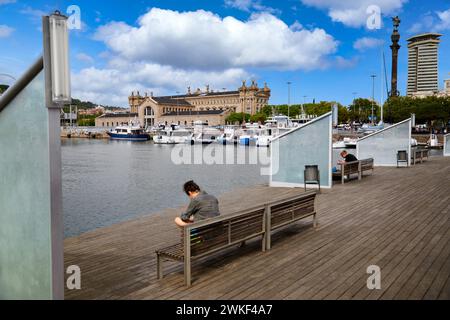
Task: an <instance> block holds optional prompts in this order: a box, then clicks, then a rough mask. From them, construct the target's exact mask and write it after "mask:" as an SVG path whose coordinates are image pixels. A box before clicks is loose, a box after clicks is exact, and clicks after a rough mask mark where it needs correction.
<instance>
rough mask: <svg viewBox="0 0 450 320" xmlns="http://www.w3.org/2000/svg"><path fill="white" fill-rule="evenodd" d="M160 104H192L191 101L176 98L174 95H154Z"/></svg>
mask: <svg viewBox="0 0 450 320" xmlns="http://www.w3.org/2000/svg"><path fill="white" fill-rule="evenodd" d="M152 99H153V100H155V101H156V102H157V103H158V104H167V105H170V106H173V105H179V106H191V104H190V103H189V102H187V101H186V100H183V99H174V98H173V97H152Z"/></svg>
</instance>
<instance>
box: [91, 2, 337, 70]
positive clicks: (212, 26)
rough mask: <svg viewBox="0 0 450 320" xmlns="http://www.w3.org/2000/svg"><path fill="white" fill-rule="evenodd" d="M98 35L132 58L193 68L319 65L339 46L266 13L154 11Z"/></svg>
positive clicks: (318, 31)
mask: <svg viewBox="0 0 450 320" xmlns="http://www.w3.org/2000/svg"><path fill="white" fill-rule="evenodd" d="M95 38H96V39H98V40H101V41H104V42H105V43H106V45H107V46H108V47H109V48H110V49H111V50H112V51H113V52H115V53H116V54H118V55H119V56H121V57H124V58H126V59H129V60H132V61H147V62H154V63H159V64H163V65H171V66H175V67H178V68H193V69H224V68H231V67H239V68H240V67H264V68H276V69H284V70H286V69H289V70H295V69H314V68H316V67H319V66H320V64H321V61H322V59H323V57H324V56H326V55H328V54H331V53H334V52H335V51H336V48H337V42H336V41H335V40H334V39H333V37H332V36H331V35H329V34H327V33H326V32H325V31H324V30H323V29H318V28H317V29H314V30H305V29H302V30H297V31H296V30H291V29H290V28H289V26H287V25H286V24H285V23H284V22H283V21H282V20H280V19H278V18H277V17H275V16H273V15H270V14H266V13H262V14H254V15H252V16H251V17H250V19H249V20H248V21H240V20H237V19H235V18H234V17H226V18H223V19H222V18H221V17H219V16H217V15H215V14H213V13H211V12H206V11H203V10H199V11H195V12H183V13H179V12H176V11H171V10H161V9H152V10H150V11H149V12H148V13H147V14H145V15H144V16H142V17H141V18H140V19H139V26H138V27H132V26H129V25H127V24H125V23H123V22H113V23H110V24H107V25H105V26H102V27H100V28H99V29H98V31H97V33H96V35H95Z"/></svg>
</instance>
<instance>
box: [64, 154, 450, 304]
mask: <svg viewBox="0 0 450 320" xmlns="http://www.w3.org/2000/svg"><path fill="white" fill-rule="evenodd" d="M296 192H302V190H299V189H284V188H268V187H266V186H257V187H253V188H248V189H244V190H239V192H233V193H229V194H226V195H224V196H223V197H221V198H220V202H221V210H222V213H223V214H226V213H230V212H231V211H232V210H238V209H241V208H245V207H250V206H252V204H255V203H258V202H262V201H265V200H267V199H271V198H277V197H282V196H285V195H288V194H292V193H296ZM316 201H317V202H316V204H317V208H318V219H319V226H318V228H317V229H316V230H314V229H313V228H312V224H311V223H310V221H309V220H308V221H305V222H299V223H298V224H296V225H294V226H292V227H290V228H288V229H285V230H281V231H279V232H278V233H276V234H275V235H274V236H273V242H272V243H273V246H272V250H271V251H268V252H265V253H263V252H261V251H260V247H259V245H260V244H259V242H257V241H256V242H250V243H249V244H248V245H247V246H246V247H244V248H232V249H229V250H228V251H226V252H223V253H219V254H217V255H215V256H214V257H211V258H208V259H206V260H202V261H199V262H197V263H194V265H193V281H194V282H193V286H192V287H191V288H189V289H187V288H185V287H184V282H183V280H184V279H183V275H182V271H183V266H182V264H178V263H172V262H167V263H166V264H165V265H166V268H165V273H166V274H167V275H166V277H165V278H164V279H163V280H161V281H158V280H157V279H156V258H155V254H154V252H155V250H156V249H157V248H159V247H162V246H165V245H168V244H172V243H175V242H176V241H178V240H179V231H178V230H177V228H176V227H175V226H174V225H173V223H172V221H173V218H174V217H175V216H176V215H178V214H179V211H180V209H179V208H178V209H168V210H166V211H164V212H161V213H159V214H155V215H151V216H147V217H143V218H141V219H138V220H133V221H129V222H125V223H121V224H118V225H113V226H111V227H107V228H102V229H98V230H95V231H93V232H89V233H86V234H83V235H81V236H79V237H75V238H69V239H66V240H65V264H66V267H67V266H69V265H72V264H76V265H78V266H80V268H81V272H82V277H81V285H82V289H81V290H78V291H77V290H75V291H66V298H67V299H450V256H449V254H450V243H449V240H450V224H449V216H450V158H442V157H431V158H430V160H429V161H426V162H424V163H423V164H418V165H416V166H414V167H411V168H409V169H406V168H400V169H397V168H375V173H374V175H373V176H368V177H365V178H363V180H362V181H357V180H355V181H352V182H350V183H347V184H345V185H340V184H336V186H335V187H334V188H333V189H332V190H328V191H327V190H325V191H324V192H323V193H322V194H321V195H319V196H318V198H317V200H316ZM369 265H378V266H379V267H380V268H381V290H369V289H367V286H366V281H367V277H368V276H369V275H368V274H366V268H367V267H368V266H369Z"/></svg>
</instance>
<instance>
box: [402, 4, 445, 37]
mask: <svg viewBox="0 0 450 320" xmlns="http://www.w3.org/2000/svg"><path fill="white" fill-rule="evenodd" d="M445 30H450V9H448V10H445V11H435V12H426V13H424V14H423V15H422V16H421V17H419V18H418V19H417V21H416V22H415V23H414V24H413V25H412V26H411V27H410V28H409V29H408V33H410V34H418V33H423V32H442V31H445Z"/></svg>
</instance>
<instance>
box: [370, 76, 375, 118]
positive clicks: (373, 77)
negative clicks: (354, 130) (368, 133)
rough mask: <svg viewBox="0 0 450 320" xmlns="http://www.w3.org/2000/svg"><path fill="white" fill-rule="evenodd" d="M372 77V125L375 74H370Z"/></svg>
mask: <svg viewBox="0 0 450 320" xmlns="http://www.w3.org/2000/svg"><path fill="white" fill-rule="evenodd" d="M371 77H372V125H374V122H373V117H374V105H373V103H374V101H375V77H376V75H374V74H373V75H371Z"/></svg>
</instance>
